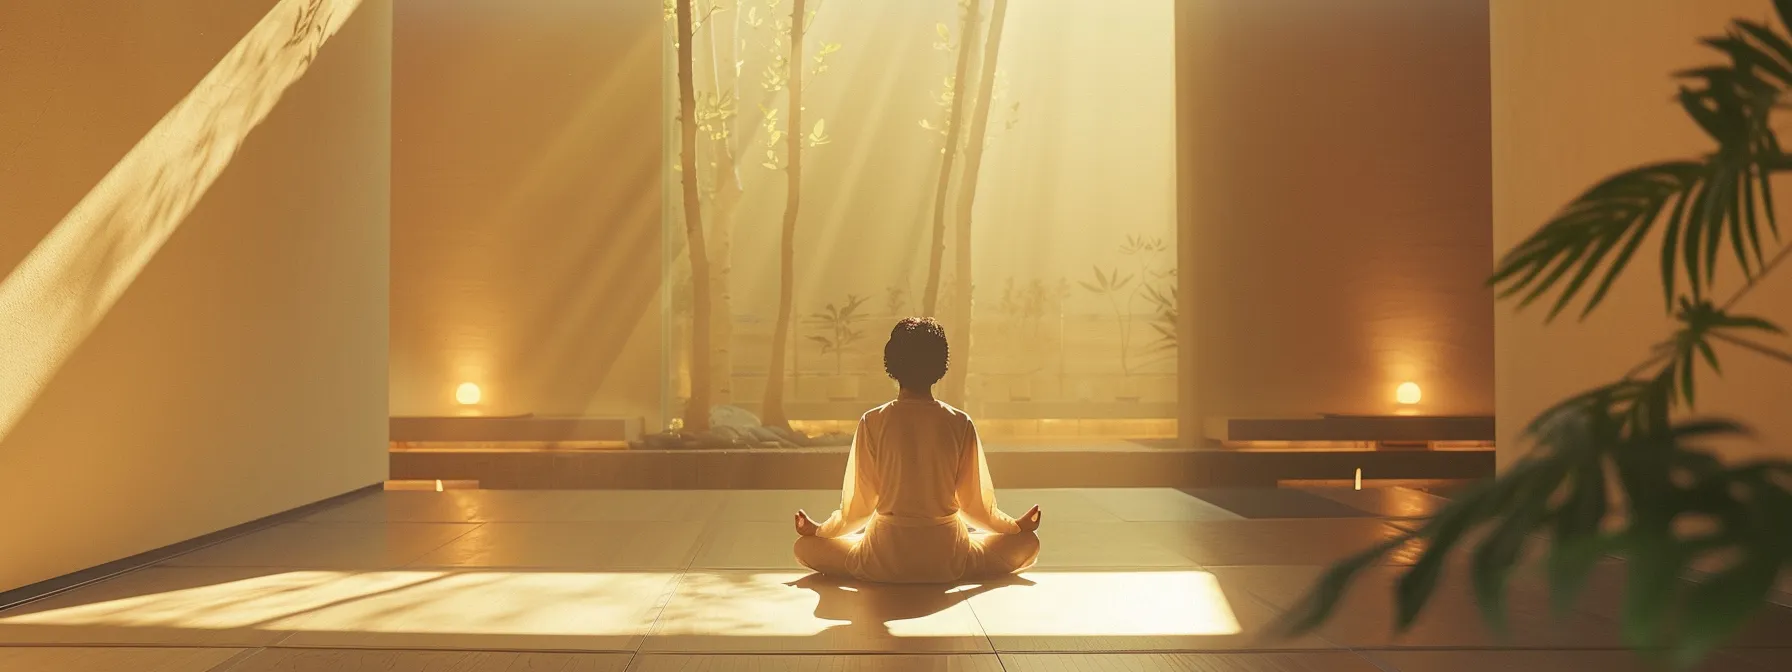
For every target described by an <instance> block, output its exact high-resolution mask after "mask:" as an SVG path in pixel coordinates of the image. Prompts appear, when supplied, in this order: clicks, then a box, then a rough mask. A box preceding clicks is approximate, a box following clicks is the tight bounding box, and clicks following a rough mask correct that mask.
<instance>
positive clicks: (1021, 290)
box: [995, 277, 1058, 373]
mask: <svg viewBox="0 0 1792 672" xmlns="http://www.w3.org/2000/svg"><path fill="white" fill-rule="evenodd" d="M1057 300H1058V298H1057V295H1056V292H1055V291H1054V290H1053V289H1052V288H1050V287H1048V286H1046V284H1045V281H1043V280H1040V279H1038V278H1034V279H1033V280H1031V281H1029V282H1028V283H1027V284H1025V285H1021V284H1018V283H1016V282H1015V279H1014V278H1013V277H1010V278H1008V280H1007V281H1006V282H1004V283H1003V285H1002V298H1001V299H999V300H997V301H996V305H995V312H996V313H997V314H999V315H1002V316H1004V317H1006V318H1007V320H1006V322H1007V323H1006V324H1005V325H1004V327H1005V329H1004V331H1005V332H1006V333H1005V334H1004V335H1005V336H1006V338H1005V339H1004V340H1006V341H1007V348H1006V349H1007V354H1008V357H1007V358H1008V360H1009V362H1010V363H1009V366H1008V369H1009V370H1008V371H1007V372H1008V373H1035V372H1038V371H1040V370H1042V369H1044V368H1045V365H1044V364H1042V363H1041V362H1044V361H1046V359H1047V356H1048V353H1046V352H1045V347H1046V345H1045V343H1046V340H1045V333H1044V331H1045V330H1044V322H1045V315H1046V311H1048V310H1051V309H1052V308H1053V307H1054V306H1053V304H1054V302H1055V301H1057Z"/></svg>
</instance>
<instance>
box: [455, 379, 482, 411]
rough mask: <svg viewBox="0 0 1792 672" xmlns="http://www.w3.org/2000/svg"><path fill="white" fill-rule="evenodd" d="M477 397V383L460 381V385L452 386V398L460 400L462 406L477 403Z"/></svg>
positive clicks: (478, 395) (478, 396)
mask: <svg viewBox="0 0 1792 672" xmlns="http://www.w3.org/2000/svg"><path fill="white" fill-rule="evenodd" d="M479 398H480V394H479V386H478V385H474V384H472V383H461V384H460V387H457V388H454V400H455V401H458V402H460V404H461V405H462V406H472V405H474V404H477V403H479Z"/></svg>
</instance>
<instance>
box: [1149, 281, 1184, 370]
mask: <svg viewBox="0 0 1792 672" xmlns="http://www.w3.org/2000/svg"><path fill="white" fill-rule="evenodd" d="M1166 276H1167V277H1168V278H1169V282H1168V283H1167V284H1166V285H1165V287H1164V288H1163V289H1158V288H1157V287H1155V286H1152V285H1148V284H1143V283H1141V285H1142V286H1143V287H1144V288H1145V300H1147V301H1149V302H1150V303H1151V311H1152V314H1151V322H1150V324H1151V329H1152V331H1155V332H1157V337H1156V338H1155V339H1153V340H1152V341H1151V345H1150V346H1149V348H1150V349H1149V350H1148V352H1149V353H1150V354H1151V355H1153V356H1154V357H1156V358H1157V359H1159V360H1163V359H1170V360H1174V359H1175V358H1176V344H1177V339H1176V315H1177V307H1176V269H1174V268H1172V269H1170V270H1169V272H1168V273H1166Z"/></svg>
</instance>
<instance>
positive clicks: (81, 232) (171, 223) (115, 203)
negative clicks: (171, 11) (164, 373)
mask: <svg viewBox="0 0 1792 672" xmlns="http://www.w3.org/2000/svg"><path fill="white" fill-rule="evenodd" d="M360 4H361V0H280V2H279V3H278V4H276V5H274V7H273V9H271V10H269V12H268V13H267V15H266V16H264V17H262V19H261V21H260V22H258V23H256V24H255V27H254V28H252V29H250V30H249V32H248V34H247V35H245V36H244V37H243V39H242V40H241V41H239V42H237V44H236V46H234V47H232V48H231V50H230V52H229V53H227V54H225V56H224V58H223V59H222V60H220V61H219V62H218V64H217V65H216V66H214V67H213V68H212V70H211V71H210V72H208V73H206V75H205V78H204V79H201V80H200V81H199V84H198V85H197V86H194V87H193V90H192V91H191V92H189V93H188V94H187V95H186V97H184V98H182V99H181V100H180V102H178V103H176V104H175V105H174V107H173V108H172V109H170V110H169V111H168V113H167V114H166V115H164V116H163V117H162V119H161V120H160V121H158V122H157V123H156V125H155V126H154V127H153V128H151V129H150V130H149V132H148V133H147V134H145V135H144V136H143V138H142V139H141V140H139V141H138V142H137V144H136V146H134V147H132V148H131V150H130V151H129V152H127V153H126V154H125V155H124V158H122V159H120V160H119V162H118V163H117V164H116V165H114V166H113V167H112V170H111V171H109V172H107V173H106V176H105V177H103V178H101V179H100V182H99V184H97V185H95V186H94V188H93V190H92V191H89V192H88V193H87V195H86V196H85V197H83V198H82V199H81V201H80V202H79V203H77V204H75V207H74V209H72V210H70V211H69V213H68V215H67V216H65V217H63V219H62V221H61V222H59V223H57V224H56V227H55V228H54V229H51V231H50V233H49V235H47V236H45V237H44V239H43V241H42V242H40V243H38V245H37V247H35V248H33V249H32V250H31V253H30V254H28V255H26V256H25V258H24V260H23V261H21V262H20V263H19V265H18V266H17V267H16V268H14V269H13V271H12V273H11V274H10V275H8V276H7V277H6V279H5V280H3V281H0V348H3V349H4V351H5V353H6V356H5V357H4V358H0V439H4V438H5V437H6V435H7V434H8V433H9V432H11V430H12V428H13V426H14V425H16V424H17V423H18V421H19V419H20V418H21V417H23V416H24V414H25V411H26V410H28V409H30V407H31V404H32V403H33V402H34V401H35V400H36V399H37V396H38V394H40V393H42V391H43V389H44V387H45V386H47V385H48V384H49V382H50V380H51V379H52V378H53V377H54V376H55V375H56V372H57V370H59V369H60V368H61V367H62V365H63V363H64V362H66V361H67V359H68V357H69V355H70V354H71V353H73V352H74V350H75V348H76V347H78V346H79V345H80V344H81V342H82V341H83V340H85V339H86V338H87V335H88V334H89V333H91V332H92V331H93V328H94V326H95V325H97V324H99V321H100V320H101V319H102V318H103V317H105V314H106V312H107V311H108V310H110V309H111V307H112V305H113V304H114V303H115V302H117V301H118V298H119V297H120V296H121V295H123V294H124V292H125V290H126V289H127V288H129V287H130V286H131V283H132V282H134V281H135V280H136V279H137V275H138V274H139V273H141V272H142V270H143V268H144V267H145V266H146V265H147V264H148V263H149V260H150V259H152V258H153V257H155V255H156V252H157V251H158V250H160V249H161V247H162V244H163V243H165V242H167V240H168V238H169V236H171V235H173V233H174V231H175V230H176V229H178V228H179V227H180V224H181V222H182V221H184V220H185V219H186V217H187V215H188V214H190V213H192V211H193V208H194V207H195V206H196V205H197V204H198V203H199V200H200V199H201V198H202V197H204V195H205V193H206V191H207V190H208V189H209V188H210V187H211V185H212V183H213V182H215V181H217V179H218V176H219V175H221V174H223V172H224V169H225V168H226V167H228V166H229V165H230V160H231V158H232V157H233V156H234V155H235V154H236V151H237V149H238V148H240V147H241V146H242V144H243V142H244V140H246V139H247V138H248V136H249V133H250V132H251V131H253V130H254V129H255V127H256V126H257V125H259V124H260V123H261V122H262V120H264V119H266V118H267V116H268V114H269V113H270V112H272V111H273V109H274V106H275V105H276V104H277V103H278V102H279V100H280V97H281V95H282V94H283V93H284V92H285V91H286V89H287V88H288V87H290V86H292V84H293V83H294V82H297V81H298V80H299V78H300V77H302V76H304V74H305V71H306V70H307V69H309V68H310V66H311V63H312V61H313V60H314V59H315V58H316V57H317V54H318V51H319V50H320V49H322V48H323V45H324V43H325V42H327V41H328V40H329V39H330V38H331V37H333V36H334V35H335V34H336V32H337V31H338V30H340V29H341V28H342V25H343V24H344V23H345V22H347V21H348V18H349V16H351V15H353V14H354V12H355V10H356V9H357V8H358V7H359V6H360Z"/></svg>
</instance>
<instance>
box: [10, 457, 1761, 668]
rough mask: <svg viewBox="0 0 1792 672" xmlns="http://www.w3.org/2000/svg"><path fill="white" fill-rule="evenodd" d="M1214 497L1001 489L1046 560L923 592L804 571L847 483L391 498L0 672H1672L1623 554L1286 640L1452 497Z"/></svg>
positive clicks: (97, 591) (45, 644) (318, 519)
mask: <svg viewBox="0 0 1792 672" xmlns="http://www.w3.org/2000/svg"><path fill="white" fill-rule="evenodd" d="M1204 492H1206V493H1207V496H1208V497H1211V498H1212V500H1213V501H1207V500H1205V499H1202V497H1201V495H1202V494H1203V493H1204ZM1216 493H1219V491H1201V490H1191V491H1186V492H1185V491H1179V490H1174V489H1157V488H1132V489H1101V488H1084V489H1060V490H1007V491H1002V492H1001V493H1000V498H1001V500H1002V501H1003V502H1004V505H1005V508H1009V509H1011V510H1019V509H1022V508H1025V507H1026V506H1028V505H1031V504H1034V503H1038V504H1041V505H1042V506H1043V508H1044V510H1045V511H1046V521H1045V525H1044V527H1043V529H1042V530H1041V532H1040V536H1041V537H1042V538H1043V540H1044V549H1045V550H1044V554H1043V556H1042V558H1041V561H1040V564H1039V566H1038V567H1037V568H1035V569H1034V570H1032V571H1030V572H1027V573H1026V574H1024V575H1023V576H1020V577H1017V578H1015V579H1012V580H1009V581H1005V582H994V583H989V584H983V585H974V584H967V585H962V586H903V587H898V586H876V585H870V584H855V583H843V582H834V581H828V580H824V579H821V578H819V577H815V576H811V575H808V574H807V572H805V571H803V570H802V569H801V568H799V567H798V566H796V565H795V564H794V563H793V562H792V560H791V556H790V544H791V542H792V541H793V539H794V535H793V533H792V532H791V531H790V530H789V522H788V520H789V515H790V512H791V511H792V510H794V509H796V508H797V507H803V508H806V509H808V510H810V511H811V512H826V511H829V510H831V509H832V506H833V503H834V499H835V497H836V495H835V494H834V493H831V492H827V491H821V490H757V491H721V490H710V491H666V490H658V491H644V490H635V491H552V490H508V491H505V490H498V491H494V490H465V491H448V492H404V491H388V492H377V493H370V494H369V495H367V496H365V497H362V498H359V499H355V500H352V501H349V502H346V503H344V504H342V505H340V506H337V507H334V508H332V509H328V510H324V511H322V512H319V513H316V514H314V515H312V516H311V517H309V518H307V519H305V520H301V521H298V522H292V523H287V524H283V525H279V526H276V527H272V528H269V529H266V530H262V531H259V532H254V533H251V534H249V535H246V536H243V537H239V538H236V539H232V540H229V541H226V542H223V543H220V544H218V545H215V546H211V547H208V548H204V549H201V550H198V551H195V552H192V553H189V554H186V555H182V556H179V557H175V558H172V559H170V560H168V561H165V562H163V563H162V564H160V565H157V566H154V567H149V568H144V569H141V570H138V571H134V572H131V573H128V574H124V575H121V576H117V577H115V578H112V579H109V580H106V581H103V582H100V583H96V584H91V585H88V586H85V587H82V588H78V589H75V590H72V591H69V592H65V593H62V594H58V595H54V596H51V597H49V598H46V599H44V600H40V601H37V602H32V603H28V604H26V605H23V606H21V607H18V608H15V609H12V610H8V611H3V612H0V670H6V671H8V672H10V671H13V670H20V671H33V672H35V671H39V670H42V671H46V672H60V671H68V672H88V671H109V670H127V671H129V672H202V671H223V670H228V671H230V672H274V671H280V672H311V671H317V672H363V671H367V672H371V671H376V670H377V671H379V672H424V671H429V672H438V671H439V672H497V671H506V672H512V671H521V670H531V671H544V670H545V671H555V672H571V671H575V670H577V671H582V672H608V671H614V672H623V671H626V670H635V671H645V672H708V671H714V672H731V671H736V670H763V671H767V672H772V671H781V670H795V671H814V672H824V671H831V670H857V671H865V672H882V671H886V670H887V671H891V672H897V671H907V670H941V671H944V670H964V671H984V670H987V671H991V672H996V671H1006V672H1046V671H1053V672H1056V671H1069V670H1106V671H1114V672H1120V671H1126V672H1147V671H1152V670H1182V671H1200V672H1219V671H1226V670H1237V671H1249V672H1296V671H1299V672H1356V671H1362V672H1388V671H1396V672H1426V671H1432V670H1438V671H1446V672H1482V671H1494V670H1523V671H1524V672H1557V671H1561V672H1584V671H1586V670H1643V669H1649V668H1647V667H1645V666H1644V665H1643V663H1641V662H1640V661H1637V660H1635V659H1633V658H1632V656H1631V654H1629V653H1627V652H1624V651H1622V650H1621V647H1620V646H1619V639H1618V634H1617V626H1616V623H1615V618H1616V616H1617V613H1618V612H1617V610H1616V607H1617V598H1616V592H1615V591H1616V590H1617V586H1618V585H1620V583H1621V581H1620V580H1621V574H1622V566H1621V565H1618V564H1615V563H1614V564H1610V565H1606V566H1602V567H1601V568H1600V575H1599V576H1598V577H1597V579H1596V580H1595V581H1594V585H1593V587H1592V589H1591V590H1592V593H1593V594H1592V595H1591V596H1589V599H1587V600H1585V601H1584V602H1583V603H1582V604H1581V605H1579V606H1578V607H1577V608H1576V609H1574V610H1573V611H1572V612H1571V613H1569V614H1567V615H1566V616H1564V617H1563V618H1561V619H1559V620H1557V619H1552V618H1551V617H1550V616H1549V615H1548V613H1547V599H1546V596H1545V595H1544V593H1543V590H1542V586H1541V584H1540V583H1539V582H1538V581H1536V580H1534V579H1531V578H1529V577H1528V576H1527V577H1525V578H1522V579H1520V580H1519V581H1518V583H1517V586H1516V587H1515V589H1514V591H1513V594H1512V595H1511V598H1510V602H1511V608H1512V610H1513V612H1514V613H1515V614H1516V617H1515V619H1514V622H1513V627H1512V632H1511V636H1510V638H1509V639H1504V640H1502V639H1499V638H1495V637H1494V636H1492V635H1490V634H1488V633H1487V632H1486V630H1485V629H1484V628H1482V626H1481V625H1480V622H1479V620H1478V619H1479V616H1478V611H1477V608H1476V607H1475V604H1474V600H1473V598H1472V596H1471V595H1470V591H1469V590H1468V588H1467V586H1466V580H1465V579H1464V577H1463V572H1460V571H1458V572H1455V573H1451V574H1447V575H1446V578H1445V579H1444V585H1443V586H1442V588H1441V589H1440V594H1439V596H1438V597H1437V599H1436V601H1435V602H1434V603H1433V604H1432V605H1431V607H1430V608H1429V609H1428V610H1427V612H1426V614H1425V616H1424V617H1423V618H1422V619H1421V620H1420V623H1419V625H1418V627H1416V628H1415V629H1413V630H1412V631H1410V632H1408V633H1406V634H1404V635H1399V636H1396V635H1393V634H1391V633H1390V631H1389V627H1388V624H1389V623H1390V614H1391V609H1392V602H1393V601H1392V590H1391V586H1392V582H1393V581H1394V579H1395V577H1396V575H1397V573H1398V572H1399V571H1400V570H1401V567H1400V566H1399V565H1400V564H1401V563H1407V562H1411V561H1412V560H1413V557H1414V556H1413V553H1412V552H1411V550H1410V549H1408V550H1405V551H1401V552H1397V553H1395V554H1394V555H1393V556H1391V557H1390V558H1389V564H1387V565H1383V566H1379V567H1376V568H1374V569H1373V570H1371V571H1370V573H1369V576H1368V577H1367V579H1366V581H1367V584H1366V585H1365V586H1364V587H1363V588H1362V589H1360V590H1357V591H1355V592H1354V593H1353V594H1352V595H1350V596H1349V597H1348V598H1347V604H1346V605H1345V608H1344V610H1343V612H1342V614H1341V615H1340V617H1339V618H1337V619H1336V620H1335V621H1334V622H1332V623H1331V624H1330V625H1328V626H1326V627H1325V628H1324V629H1323V630H1322V631H1320V632H1319V633H1318V634H1317V635H1316V636H1310V637H1305V638H1301V639H1297V640H1292V641H1290V640H1280V639H1273V638H1268V637H1266V633H1265V629H1266V627H1267V626H1268V624H1269V623H1270V622H1271V621H1272V620H1273V619H1274V618H1275V617H1276V616H1277V615H1279V614H1280V613H1281V612H1282V610H1283V609H1284V608H1286V607H1288V606H1289V605H1290V604H1292V602H1293V600H1295V599H1296V598H1297V597H1298V595H1299V593H1300V591H1301V589H1302V588H1304V587H1305V586H1306V585H1308V584H1309V583H1310V582H1311V581H1312V580H1313V579H1314V577H1315V576H1316V575H1317V573H1318V572H1319V571H1320V569H1321V566H1322V565H1323V564H1324V563H1327V562H1329V561H1332V560H1335V559H1338V558H1341V557H1344V556H1346V555H1348V554H1350V553H1352V552H1354V551H1356V550H1358V549H1360V548H1362V547H1364V546H1366V545H1368V544H1371V543H1374V542H1376V541H1377V540H1381V539H1385V538H1387V537H1388V536H1389V535H1393V534H1396V533H1397V532H1398V530H1399V527H1398V526H1400V525H1410V524H1411V522H1412V520H1411V519H1412V518H1414V517H1422V516H1426V515H1429V514H1430V513H1432V512H1434V511H1435V510H1436V509H1437V507H1438V506H1439V504H1440V503H1441V501H1442V500H1439V499H1437V498H1435V497H1433V496H1431V495H1428V494H1425V493H1423V492H1419V491H1417V490H1412V489H1406V488H1393V489H1380V490H1364V491H1354V490H1346V489H1339V490H1312V491H1303V492H1299V493H1296V494H1297V495H1298V496H1290V497H1289V498H1288V499H1287V501H1284V502H1275V501H1268V500H1266V499H1265V498H1264V497H1240V496H1237V494H1236V493H1229V494H1225V495H1224V496H1221V495H1220V494H1216ZM1239 502H1248V506H1247V505H1245V504H1240V503H1239ZM1228 505H1229V506H1233V507H1235V508H1237V509H1238V510H1232V509H1228V508H1226V506H1228ZM1321 511H1323V512H1324V513H1323V514H1320V513H1318V512H1321ZM1351 511H1354V512H1357V513H1350V512H1351ZM1307 515H1315V516H1319V515H1323V517H1304V516H1307ZM1253 516H1254V517H1253ZM1782 602H1783V603H1786V604H1792V600H1784V599H1782ZM1788 635H1792V608H1786V607H1776V608H1774V609H1773V610H1771V611H1769V612H1768V613H1765V614H1763V615H1762V616H1761V617H1760V618H1759V619H1758V620H1757V622H1756V623H1755V626H1754V627H1753V628H1752V629H1751V630H1750V631H1749V632H1748V633H1747V634H1745V635H1744V636H1743V637H1741V638H1740V639H1739V640H1737V641H1735V642H1733V643H1732V647H1733V648H1731V649H1729V650H1726V652H1725V653H1724V654H1723V655H1722V657H1721V659H1719V660H1717V661H1714V662H1713V665H1712V666H1711V667H1710V668H1709V669H1713V670H1737V671H1740V672H1748V671H1750V670H1785V669H1792V648H1778V647H1787V646H1792V644H1789V643H1792V637H1789V636H1788Z"/></svg>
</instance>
